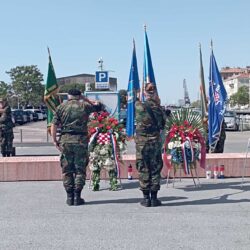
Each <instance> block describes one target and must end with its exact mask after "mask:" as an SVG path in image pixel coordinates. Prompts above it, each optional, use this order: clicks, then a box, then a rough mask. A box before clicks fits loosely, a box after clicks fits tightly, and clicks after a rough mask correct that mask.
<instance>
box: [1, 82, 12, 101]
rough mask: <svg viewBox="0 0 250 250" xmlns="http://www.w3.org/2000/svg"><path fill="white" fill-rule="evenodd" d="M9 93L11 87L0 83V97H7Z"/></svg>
mask: <svg viewBox="0 0 250 250" xmlns="http://www.w3.org/2000/svg"><path fill="white" fill-rule="evenodd" d="M10 91H11V85H9V84H7V83H5V82H4V81H0V97H8V95H9V94H10Z"/></svg>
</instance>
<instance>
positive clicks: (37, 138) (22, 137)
mask: <svg viewBox="0 0 250 250" xmlns="http://www.w3.org/2000/svg"><path fill="white" fill-rule="evenodd" d="M51 142H52V140H51V137H50V135H49V133H48V132H47V130H46V129H45V130H42V129H31V128H29V129H23V128H15V129H14V144H20V143H38V144H43V143H45V144H48V143H50V144H51Z"/></svg>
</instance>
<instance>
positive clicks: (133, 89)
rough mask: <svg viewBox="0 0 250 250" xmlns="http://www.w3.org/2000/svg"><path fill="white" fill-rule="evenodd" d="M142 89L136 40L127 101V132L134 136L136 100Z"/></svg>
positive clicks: (128, 134)
mask: <svg viewBox="0 0 250 250" xmlns="http://www.w3.org/2000/svg"><path fill="white" fill-rule="evenodd" d="M139 89H140V83H139V75H138V68H137V59H136V51H135V42H133V54H132V61H131V68H130V73H129V81H128V90H127V93H128V101H127V121H126V133H127V136H128V137H132V136H133V135H134V132H135V101H136V94H137V92H138V91H139Z"/></svg>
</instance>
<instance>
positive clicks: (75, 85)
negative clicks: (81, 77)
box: [59, 83, 85, 93]
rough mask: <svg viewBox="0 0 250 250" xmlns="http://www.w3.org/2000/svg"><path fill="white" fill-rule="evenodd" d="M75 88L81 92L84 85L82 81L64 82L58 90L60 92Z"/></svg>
mask: <svg viewBox="0 0 250 250" xmlns="http://www.w3.org/2000/svg"><path fill="white" fill-rule="evenodd" d="M73 88H77V89H79V90H81V91H82V93H83V92H84V91H85V85H84V84H82V83H69V84H64V85H62V86H60V89H59V92H60V93H68V91H69V90H70V89H73Z"/></svg>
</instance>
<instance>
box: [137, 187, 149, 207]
mask: <svg viewBox="0 0 250 250" xmlns="http://www.w3.org/2000/svg"><path fill="white" fill-rule="evenodd" d="M142 193H143V199H142V200H141V202H140V204H141V205H142V206H144V207H150V205H151V201H150V196H149V191H148V190H143V191H142Z"/></svg>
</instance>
